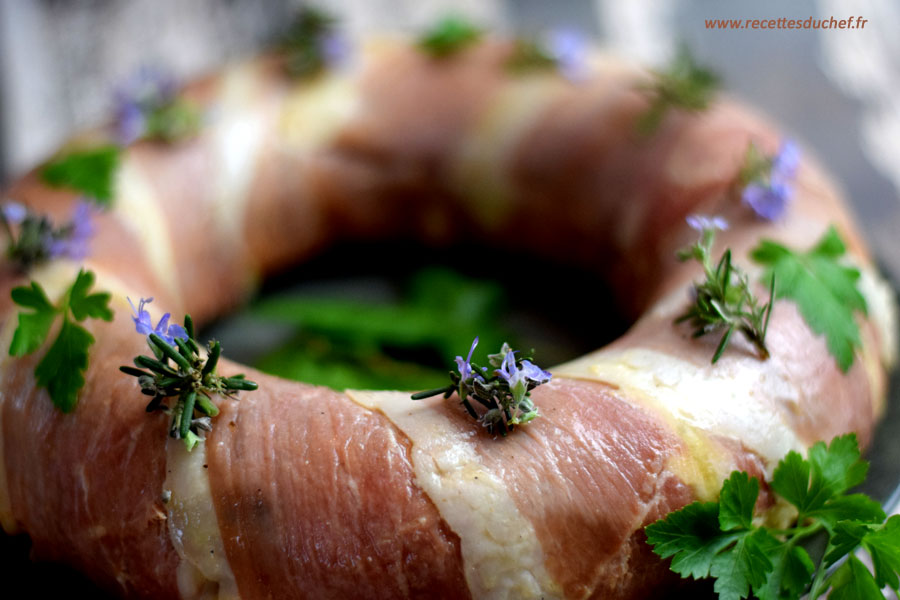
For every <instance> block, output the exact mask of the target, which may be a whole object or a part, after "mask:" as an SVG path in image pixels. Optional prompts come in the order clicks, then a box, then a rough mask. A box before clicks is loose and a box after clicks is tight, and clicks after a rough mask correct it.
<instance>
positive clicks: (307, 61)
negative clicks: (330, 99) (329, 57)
mask: <svg viewBox="0 0 900 600" xmlns="http://www.w3.org/2000/svg"><path fill="white" fill-rule="evenodd" d="M335 24H336V20H335V19H334V17H332V16H331V15H329V14H326V13H325V12H323V11H320V10H317V9H314V8H308V7H307V8H304V9H303V10H302V11H301V12H300V15H299V16H298V17H297V19H296V20H295V21H294V23H293V24H292V25H291V27H290V29H289V30H288V32H287V34H286V35H285V36H284V39H283V40H282V42H281V46H282V48H284V50H285V55H286V61H287V69H288V71H289V72H290V74H291V75H293V76H294V77H310V76H313V75H316V74H318V73H320V72H321V71H322V70H323V69H324V68H325V57H324V55H323V52H322V42H323V40H324V39H325V37H326V36H328V35H330V34H331V32H332V31H333V30H334V27H335Z"/></svg>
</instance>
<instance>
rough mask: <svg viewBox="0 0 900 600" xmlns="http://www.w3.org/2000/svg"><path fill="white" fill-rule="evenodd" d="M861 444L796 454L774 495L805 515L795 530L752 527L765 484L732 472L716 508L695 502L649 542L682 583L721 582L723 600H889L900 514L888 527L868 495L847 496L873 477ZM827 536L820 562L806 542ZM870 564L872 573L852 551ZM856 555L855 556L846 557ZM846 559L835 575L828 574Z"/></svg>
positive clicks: (846, 442) (656, 528) (656, 526)
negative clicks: (709, 579)
mask: <svg viewBox="0 0 900 600" xmlns="http://www.w3.org/2000/svg"><path fill="white" fill-rule="evenodd" d="M867 470H868V464H867V463H866V462H865V461H864V460H862V459H861V458H860V453H859V447H858V445H857V442H856V437H855V435H853V434H848V435H844V436H840V437H836V438H834V439H833V440H832V441H831V443H830V444H829V445H827V446H826V445H825V443H824V442H817V443H816V444H815V445H813V446H812V448H810V451H809V458H808V459H804V458H803V457H802V456H801V455H800V454H799V453H797V452H789V453H788V454H787V455H786V456H785V457H784V459H782V460H781V461H780V462H779V463H778V466H777V468H776V469H775V472H774V473H773V478H772V484H771V487H772V490H773V491H774V492H775V493H777V494H778V495H780V496H781V497H782V499H784V500H786V501H788V502H789V503H791V504H792V505H794V507H795V508H796V509H797V511H798V513H799V519H798V524H797V525H796V526H794V527H791V528H788V529H778V530H774V529H769V528H767V527H765V526H755V525H754V524H753V520H752V518H753V508H754V505H755V503H756V498H757V494H758V490H759V488H758V482H757V481H756V479H753V478H751V477H750V476H749V475H748V474H747V473H740V472H737V471H735V472H734V473H732V474H731V476H730V477H729V478H728V479H727V480H726V481H725V482H724V483H723V485H722V490H721V492H720V494H719V502H708V503H705V504H701V503H699V502H695V503H694V504H691V505H688V506H686V507H684V508H682V509H681V510H678V511H675V512H673V513H670V514H669V515H668V516H666V518H665V519H662V520H660V521H657V522H656V523H653V524H651V525H648V526H647V527H646V529H645V532H646V534H647V542H648V543H649V544H651V545H652V546H653V552H654V553H655V554H657V555H659V556H660V557H662V558H670V557H671V558H672V564H671V569H672V571H674V572H676V573H679V574H680V575H681V576H682V577H695V578H696V577H707V576H711V577H714V578H716V582H715V585H714V589H715V591H716V592H717V593H718V594H719V597H720V598H723V599H725V600H739V599H741V598H747V597H748V596H749V595H750V594H751V593H752V594H753V595H754V596H755V597H757V598H759V599H760V600H799V598H801V597H802V596H803V595H804V594H806V593H808V595H809V598H810V600H815V599H816V598H819V597H820V596H822V595H823V594H825V593H826V592H828V591H829V589H830V590H831V594H830V597H831V598H839V599H841V598H843V599H849V598H854V599H860V598H861V599H866V598H873V599H874V598H879V599H880V598H883V596H882V594H881V591H880V590H881V588H883V587H885V586H889V587H891V588H893V589H895V590H896V589H897V588H898V587H900V516H893V517H891V518H890V519H888V521H887V522H883V521H884V519H885V514H884V511H883V510H882V509H881V506H880V505H879V504H878V503H877V502H875V501H874V500H872V499H871V498H869V497H867V496H864V495H863V494H850V495H844V494H845V492H846V491H847V490H848V489H850V488H851V487H853V486H855V485H858V484H859V483H861V482H862V480H863V479H864V478H865V476H866V472H867ZM823 533H824V534H826V535H827V536H828V540H827V546H826V549H825V550H826V551H825V553H824V554H825V555H824V557H822V558H820V559H819V560H818V564H817V563H815V562H814V561H813V560H812V559H811V558H810V555H809V553H807V551H806V550H805V549H804V548H802V547H801V546H800V545H799V543H800V542H802V541H803V540H806V539H808V538H810V537H812V536H814V535H818V534H823ZM860 547H861V548H863V549H864V550H866V551H867V552H868V553H869V555H870V556H871V557H872V564H873V565H874V571H875V572H874V575H873V574H872V573H870V572H869V571H868V570H867V569H866V567H865V565H863V563H862V562H860V561H859V559H858V558H856V556H854V554H853V553H854V552H855V551H856V550H857V549H858V548H860ZM848 555H849V556H848ZM845 558H846V559H847V560H846V562H844V563H843V564H842V565H840V567H838V568H837V569H836V570H835V571H834V572H833V573H832V574H830V575H829V574H828V573H827V571H826V569H828V568H829V567H831V566H833V565H835V564H837V563H839V562H840V561H841V560H844V559H845Z"/></svg>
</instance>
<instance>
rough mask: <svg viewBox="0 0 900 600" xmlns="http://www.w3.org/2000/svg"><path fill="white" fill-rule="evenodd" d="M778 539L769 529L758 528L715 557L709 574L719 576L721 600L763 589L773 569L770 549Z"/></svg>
mask: <svg viewBox="0 0 900 600" xmlns="http://www.w3.org/2000/svg"><path fill="white" fill-rule="evenodd" d="M776 545H777V541H776V540H775V539H774V538H772V536H770V535H769V534H768V533H767V532H766V531H765V530H763V529H757V530H756V531H754V532H753V533H751V534H750V535H745V536H743V537H741V538H740V539H739V540H738V542H737V544H735V545H734V547H733V548H730V549H728V550H726V551H725V552H723V553H721V554H719V555H718V556H716V557H715V558H714V559H713V564H712V568H711V569H710V571H709V573H710V575H712V576H713V577H715V578H716V583H715V586H713V589H715V591H716V593H717V594H719V598H720V600H739V599H740V598H746V597H747V596H748V595H749V594H750V589H751V588H752V589H754V590H756V589H759V588H760V587H762V585H763V584H764V583H765V582H766V577H767V576H768V573H769V572H770V571H771V570H772V561H771V560H769V557H768V556H767V555H766V554H767V552H766V550H767V548H771V547H772V546H776Z"/></svg>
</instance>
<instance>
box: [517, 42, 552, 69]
mask: <svg viewBox="0 0 900 600" xmlns="http://www.w3.org/2000/svg"><path fill="white" fill-rule="evenodd" d="M514 44H515V45H514V46H513V51H512V54H510V56H509V58H508V59H507V61H506V67H507V68H508V69H509V70H510V71H513V72H515V73H524V72H529V71H544V70H552V69H555V68H557V65H558V59H557V58H556V57H555V56H553V54H552V53H551V51H550V49H548V48H547V46H546V44H543V43H541V42H540V41H539V40H537V39H535V38H517V39H516V40H515V42H514Z"/></svg>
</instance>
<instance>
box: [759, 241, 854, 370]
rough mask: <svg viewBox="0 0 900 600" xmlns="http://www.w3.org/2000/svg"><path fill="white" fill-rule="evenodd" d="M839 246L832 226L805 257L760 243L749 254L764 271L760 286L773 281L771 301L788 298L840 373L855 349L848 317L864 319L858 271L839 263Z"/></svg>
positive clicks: (841, 252)
mask: <svg viewBox="0 0 900 600" xmlns="http://www.w3.org/2000/svg"><path fill="white" fill-rule="evenodd" d="M845 250H846V249H845V246H844V243H843V241H841V238H840V236H839V235H838V233H837V231H836V230H835V228H834V227H830V228H829V229H828V231H827V232H826V233H825V235H824V236H823V237H822V239H821V240H819V242H818V243H817V244H816V245H815V247H813V248H812V249H811V250H809V251H808V252H803V253H797V252H794V251H792V250H790V249H788V248H786V247H784V246H782V245H781V244H778V243H776V242H773V241H771V240H763V241H762V242H761V243H760V245H759V246H757V247H756V248H755V249H754V250H753V251H752V252H751V254H750V256H751V257H752V258H753V260H755V261H756V262H758V263H759V264H761V265H764V266H766V267H767V269H766V272H765V275H764V277H763V279H764V281H766V282H769V281H771V279H772V277H773V276H774V277H775V280H776V281H778V289H777V291H776V297H777V298H789V299H791V300H793V301H794V302H795V303H796V304H797V308H798V309H799V310H800V314H801V315H803V319H804V320H805V321H806V323H807V325H809V327H810V329H812V330H813V331H814V332H815V333H817V334H820V335H824V336H825V341H826V344H827V346H828V351H829V352H831V355H832V356H834V358H835V360H836V361H837V364H838V366H839V367H840V368H841V370H842V371H844V372H845V373H846V372H847V370H849V369H850V365H852V364H853V358H854V350H855V348H857V347H858V346H859V345H860V337H859V326H858V325H857V324H856V321H855V319H854V313H855V312H856V311H859V312H860V313H862V314H866V312H867V308H866V300H865V298H863V296H862V294H861V293H860V292H859V290H858V289H857V287H856V284H857V281H858V280H859V276H860V274H859V271H858V270H857V269H854V268H853V267H847V266H844V265H842V264H841V263H840V262H839V259H840V258H841V257H842V256H843V255H844V252H845Z"/></svg>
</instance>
